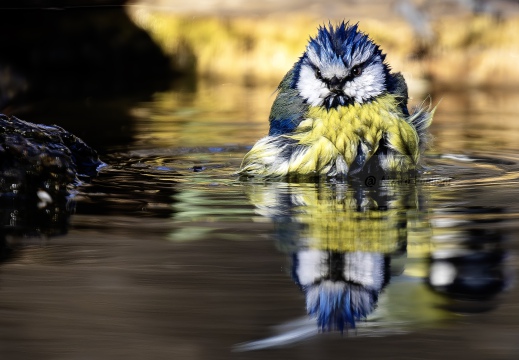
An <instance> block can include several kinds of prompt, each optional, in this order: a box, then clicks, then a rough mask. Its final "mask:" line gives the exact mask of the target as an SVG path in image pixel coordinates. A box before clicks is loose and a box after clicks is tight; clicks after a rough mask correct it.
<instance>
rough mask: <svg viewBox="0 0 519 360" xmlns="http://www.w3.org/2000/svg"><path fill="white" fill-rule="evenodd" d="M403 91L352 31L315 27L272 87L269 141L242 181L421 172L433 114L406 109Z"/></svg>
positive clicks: (258, 147) (247, 160)
mask: <svg viewBox="0 0 519 360" xmlns="http://www.w3.org/2000/svg"><path fill="white" fill-rule="evenodd" d="M407 101H408V94H407V84H406V82H405V80H404V77H403V76H402V74H400V73H393V72H391V69H390V67H389V65H388V64H387V63H386V62H385V54H383V53H382V50H381V49H380V47H379V46H378V45H377V44H375V43H374V42H373V41H372V40H371V39H370V38H369V37H368V36H367V35H366V34H364V33H363V32H361V31H359V29H358V26H357V25H351V26H350V25H349V23H345V22H342V23H340V24H339V25H337V26H333V25H332V24H329V25H328V26H321V27H319V29H318V34H317V36H316V37H315V38H310V41H309V43H308V45H307V47H306V51H305V52H304V53H303V55H302V56H301V57H300V58H299V60H298V61H297V62H296V63H295V64H294V66H293V67H292V69H290V71H289V72H288V73H287V74H286V75H285V77H284V78H283V80H282V81H281V83H280V84H279V87H278V93H277V97H276V99H275V101H274V103H273V105H272V109H271V113H270V118H269V121H270V130H269V133H268V136H266V137H264V138H262V139H260V140H259V141H258V142H257V143H256V144H255V145H254V146H253V147H252V149H251V150H250V151H249V152H248V153H247V154H246V155H245V157H244V159H243V162H242V164H241V169H240V172H239V173H240V174H241V175H243V176H262V177H273V178H279V177H316V176H317V177H323V176H324V177H335V178H347V177H350V176H354V175H355V174H362V173H370V172H376V171H381V172H382V173H383V174H388V175H389V174H402V173H404V172H407V173H409V172H413V171H416V170H418V169H419V160H420V156H421V154H422V153H423V151H424V149H425V148H426V144H427V140H428V134H427V129H428V127H429V125H430V123H431V121H432V117H433V113H434V109H433V110H430V109H429V108H425V107H418V108H416V109H414V111H412V112H411V113H410V112H409V110H408V107H407Z"/></svg>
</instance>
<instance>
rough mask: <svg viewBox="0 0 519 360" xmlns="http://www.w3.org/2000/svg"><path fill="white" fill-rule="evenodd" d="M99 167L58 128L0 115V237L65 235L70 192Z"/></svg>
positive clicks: (78, 143) (96, 159)
mask: <svg viewBox="0 0 519 360" xmlns="http://www.w3.org/2000/svg"><path fill="white" fill-rule="evenodd" d="M102 165H103V163H102V162H101V161H100V160H99V157H98V156H97V153H96V152H95V150H93V149H91V148H90V147H89V146H88V145H86V144H85V143H84V142H83V141H82V140H81V139H79V138H78V137H76V136H74V135H73V134H71V133H69V132H67V131H66V130H64V129H62V128H60V127H59V126H46V125H38V124H33V123H29V122H26V121H23V120H20V119H17V118H16V117H14V116H12V117H8V116H5V115H1V114H0V170H1V175H0V235H1V236H0V237H1V238H2V239H3V240H5V234H14V235H57V234H62V233H65V232H66V230H67V226H68V218H69V216H70V213H71V210H72V209H73V206H71V204H70V191H71V190H72V189H73V187H74V185H77V184H79V183H80V181H81V180H88V179H89V177H92V176H94V175H95V174H96V170H97V169H98V168H99V167H100V166H102ZM2 239H0V240H2ZM0 242H1V241H0ZM4 245H5V244H4Z"/></svg>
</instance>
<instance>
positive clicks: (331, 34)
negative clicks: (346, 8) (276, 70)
mask: <svg viewBox="0 0 519 360" xmlns="http://www.w3.org/2000/svg"><path fill="white" fill-rule="evenodd" d="M309 52H312V53H315V54H316V55H317V56H318V57H319V59H321V61H323V60H325V59H328V60H332V59H334V60H335V59H337V60H339V59H340V60H342V61H343V62H344V64H345V65H346V67H350V66H352V65H353V64H354V63H356V62H361V61H362V62H363V61H366V60H368V59H369V57H372V56H377V55H379V56H380V57H381V58H382V60H384V58H385V55H384V54H382V51H381V50H380V48H379V46H378V45H377V44H375V43H374V42H373V41H372V40H371V39H370V38H369V37H368V35H366V34H364V33H363V32H361V31H360V30H359V29H358V25H357V24H355V25H351V26H350V25H349V22H344V21H343V22H341V23H340V24H339V25H337V26H335V27H334V26H333V25H332V24H331V23H329V24H328V26H325V25H322V26H319V29H318V33H317V36H316V37H315V38H310V42H309V44H308V47H307V52H306V53H307V54H308V53H309Z"/></svg>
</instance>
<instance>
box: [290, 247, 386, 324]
mask: <svg viewBox="0 0 519 360" xmlns="http://www.w3.org/2000/svg"><path fill="white" fill-rule="evenodd" d="M388 270H389V266H388V260H387V259H386V257H385V256H384V255H383V254H380V253H370V252H360V251H357V252H346V253H342V252H337V251H327V250H314V249H307V250H302V251H299V252H297V253H295V254H294V258H293V276H294V279H295V281H296V282H297V283H298V284H299V285H300V286H301V288H302V289H303V291H304V293H305V296H306V309H307V312H308V314H309V315H310V316H313V317H316V318H317V323H318V326H319V328H321V329H322V330H334V329H337V330H340V331H341V332H342V331H343V330H344V327H345V326H346V327H352V328H354V327H355V321H357V320H360V319H364V318H366V317H367V316H368V315H369V314H370V313H371V312H373V310H374V309H375V307H376V305H377V301H378V296H379V293H380V292H381V291H382V289H383V287H384V286H385V285H386V284H387V282H388V280H389V274H388Z"/></svg>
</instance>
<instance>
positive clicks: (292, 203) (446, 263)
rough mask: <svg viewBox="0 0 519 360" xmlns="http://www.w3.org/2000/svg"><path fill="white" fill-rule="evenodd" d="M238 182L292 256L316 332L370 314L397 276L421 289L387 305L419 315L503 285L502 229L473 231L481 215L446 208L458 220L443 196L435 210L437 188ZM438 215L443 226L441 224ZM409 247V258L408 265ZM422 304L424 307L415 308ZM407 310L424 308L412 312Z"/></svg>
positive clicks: (348, 325)
mask: <svg viewBox="0 0 519 360" xmlns="http://www.w3.org/2000/svg"><path fill="white" fill-rule="evenodd" d="M245 187H246V192H247V194H248V196H249V199H250V201H251V202H252V203H253V204H254V205H255V207H256V212H257V213H259V214H261V215H262V216H264V217H268V218H270V219H271V221H272V222H273V223H274V225H275V231H274V237H275V238H276V243H277V244H278V246H279V248H280V249H281V250H282V251H283V252H285V253H287V255H289V258H290V259H291V260H290V261H291V270H292V271H291V272H292V277H293V279H294V281H295V282H296V284H297V285H298V286H299V287H300V288H301V290H302V292H303V293H304V295H305V299H306V311H307V313H308V315H310V318H311V319H312V321H313V324H314V325H313V326H314V329H315V323H316V322H317V329H318V330H320V331H332V330H338V331H340V332H343V331H345V330H347V329H352V328H355V327H356V326H357V325H358V322H359V321H361V320H366V319H367V320H369V318H370V314H371V315H373V313H374V311H375V310H376V308H377V305H378V302H379V299H380V296H381V294H383V293H384V290H385V289H386V287H387V285H388V284H389V283H390V281H391V279H392V278H394V277H396V276H402V278H403V279H404V280H403V281H404V282H405V281H407V280H405V279H406V278H407V279H408V280H409V279H410V278H413V279H414V281H409V282H412V283H413V285H412V286H410V287H414V288H420V290H413V291H414V293H420V294H422V295H421V298H415V299H413V298H412V297H405V295H401V294H400V295H398V296H400V298H401V300H403V301H404V302H405V303H406V304H407V305H405V304H398V305H395V304H392V305H391V306H390V307H392V308H393V309H396V308H398V307H400V308H399V310H398V311H395V313H400V314H405V313H406V312H409V314H406V315H404V316H406V317H407V318H410V317H411V318H414V320H416V321H420V320H423V319H425V318H428V319H429V320H430V319H432V318H435V319H436V320H437V321H439V320H440V319H441V318H442V316H443V317H447V316H446V315H441V314H439V312H440V311H443V314H445V313H450V314H452V313H453V311H458V310H459V309H455V308H453V307H452V306H451V305H452V304H453V301H454V300H456V299H457V298H464V299H469V300H471V301H473V300H482V299H485V298H494V297H495V295H497V294H498V293H500V292H501V291H502V290H503V289H504V288H505V287H506V283H507V280H506V279H507V278H506V275H505V272H504V270H503V269H504V267H505V266H504V259H505V255H506V254H505V251H504V250H503V247H502V246H501V238H502V234H501V231H500V229H499V227H497V226H495V227H494V228H493V230H485V231H481V230H479V229H478V228H477V227H478V226H479V227H481V221H480V219H475V218H473V217H472V212H473V211H472V210H471V209H469V208H462V209H457V210H453V211H455V212H456V216H455V218H458V219H459V218H461V219H463V220H462V221H460V222H459V223H457V224H454V223H453V220H452V216H451V215H452V214H450V213H449V210H448V209H450V208H452V205H451V204H452V203H451V202H450V201H444V200H443V199H440V200H439V201H440V203H439V204H440V208H441V209H442V210H441V211H438V210H436V209H437V208H436V209H435V208H429V205H428V204H430V203H431V202H434V203H435V207H436V206H438V202H437V201H438V199H432V200H431V198H435V197H438V198H441V196H438V194H440V193H441V191H440V192H438V191H436V190H435V189H437V187H436V188H435V186H423V184H418V183H410V182H407V183H403V184H399V183H388V184H385V185H383V186H379V187H376V188H369V187H366V186H363V185H355V184H346V183H327V184H323V183H320V184H314V183H311V184H301V183H282V182H279V183H248V184H246V185H245ZM488 211H491V210H489V209H486V208H482V209H481V210H480V212H481V214H480V215H481V216H483V217H488ZM440 213H444V215H439V214H440ZM442 216H443V217H445V218H446V219H447V220H446V221H444V222H443V223H446V224H448V226H443V225H441V224H442ZM408 251H411V253H412V258H413V259H409V260H410V262H411V264H408V265H409V269H407V270H405V268H406V258H407V255H408ZM404 271H405V273H404ZM406 273H407V274H406ZM427 289H429V290H427ZM431 290H432V291H431ZM423 294H428V295H423ZM404 297H405V298H404ZM420 301H421V302H422V303H423V304H421V305H419V304H418V305H417V304H413V302H420ZM479 303H480V304H481V302H479ZM386 305H387V304H386ZM405 307H408V308H405ZM413 307H414V309H415V310H414V311H416V309H417V308H421V309H422V310H421V313H422V314H419V313H414V314H410V312H412V311H413V310H410V309H411V308H413ZM445 310H447V311H445ZM386 311H391V309H390V310H387V309H386ZM418 312H419V311H418ZM432 313H434V314H436V315H432V316H431V314H432ZM386 314H387V313H386ZM425 314H427V315H425ZM389 315H391V314H389ZM395 316H396V317H398V315H395ZM421 317H422V319H420V318H421ZM298 331H299V332H298V333H297V334H303V333H305V334H307V335H308V334H311V332H308V331H307V332H301V331H300V330H298ZM294 334H296V333H294ZM313 334H315V331H314V332H313ZM296 337H297V336H293V337H290V336H288V335H287V334H284V336H283V337H280V336H278V337H273V338H270V339H265V340H260V341H255V342H251V343H247V344H242V345H240V346H239V347H238V349H239V350H252V349H258V348H263V347H270V346H279V345H282V344H283V343H286V342H291V341H296V340H295V338H296ZM287 339H291V340H287Z"/></svg>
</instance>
